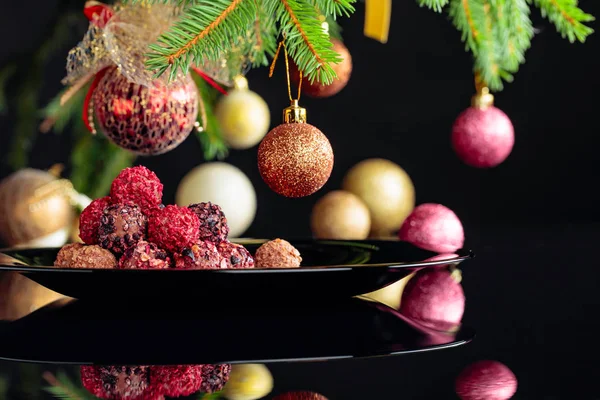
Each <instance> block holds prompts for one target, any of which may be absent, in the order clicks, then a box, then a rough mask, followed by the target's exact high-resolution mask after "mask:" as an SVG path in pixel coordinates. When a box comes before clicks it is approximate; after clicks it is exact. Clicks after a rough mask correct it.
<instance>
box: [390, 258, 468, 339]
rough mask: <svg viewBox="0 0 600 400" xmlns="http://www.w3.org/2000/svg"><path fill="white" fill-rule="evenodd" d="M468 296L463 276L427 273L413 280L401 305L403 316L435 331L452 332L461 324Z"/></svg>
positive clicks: (404, 292)
mask: <svg viewBox="0 0 600 400" xmlns="http://www.w3.org/2000/svg"><path fill="white" fill-rule="evenodd" d="M464 311H465V293H464V291H463V288H462V286H461V285H460V274H459V273H456V274H452V273H450V272H449V271H448V270H445V269H440V268H435V269H426V270H422V271H420V272H418V273H417V274H416V275H415V276H413V277H412V278H411V279H410V280H409V281H408V283H407V284H406V287H405V288H404V291H403V292H402V301H401V302H400V312H401V313H402V314H403V315H405V316H407V317H409V318H412V319H414V320H416V321H417V322H420V323H422V324H424V325H427V326H430V327H432V328H435V329H441V330H451V329H452V328H453V327H455V326H456V325H457V324H459V323H460V321H461V320H462V317H463V314H464Z"/></svg>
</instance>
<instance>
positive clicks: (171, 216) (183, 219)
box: [148, 205, 200, 253]
mask: <svg viewBox="0 0 600 400" xmlns="http://www.w3.org/2000/svg"><path fill="white" fill-rule="evenodd" d="M199 231H200V220H199V219H198V217H197V216H196V214H195V213H194V212H193V211H192V210H190V209H189V208H187V207H179V206H176V205H168V206H166V207H165V208H163V209H162V210H159V211H155V212H153V213H152V216H151V217H150V221H148V237H149V238H150V241H151V242H153V243H156V244H157V245H159V246H160V247H162V248H163V249H165V250H167V251H170V252H172V253H178V252H180V251H182V250H183V249H185V248H186V247H190V246H192V245H193V244H194V243H196V242H197V241H198V235H199Z"/></svg>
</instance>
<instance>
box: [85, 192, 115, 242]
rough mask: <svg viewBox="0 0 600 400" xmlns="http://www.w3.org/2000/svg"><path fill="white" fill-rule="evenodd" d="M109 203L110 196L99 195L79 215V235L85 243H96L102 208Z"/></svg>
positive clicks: (102, 212)
mask: <svg viewBox="0 0 600 400" xmlns="http://www.w3.org/2000/svg"><path fill="white" fill-rule="evenodd" d="M109 205H110V197H109V196H106V197H101V198H99V199H96V200H94V201H92V202H91V203H90V204H89V205H88V206H87V207H86V208H84V209H83V211H82V212H81V215H80V216H79V237H80V238H81V240H83V243H85V244H89V245H92V244H98V227H99V226H100V218H102V214H104V209H105V208H106V207H108V206H109Z"/></svg>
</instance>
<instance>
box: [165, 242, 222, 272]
mask: <svg viewBox="0 0 600 400" xmlns="http://www.w3.org/2000/svg"><path fill="white" fill-rule="evenodd" d="M173 257H174V258H175V268H179V269H219V268H221V261H222V257H221V255H220V254H219V252H218V251H217V247H216V246H215V244H214V243H212V242H210V241H208V240H204V241H200V242H198V243H196V244H194V245H193V246H191V247H187V248H185V249H183V251H182V252H181V253H175V254H174V255H173Z"/></svg>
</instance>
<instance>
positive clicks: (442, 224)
mask: <svg viewBox="0 0 600 400" xmlns="http://www.w3.org/2000/svg"><path fill="white" fill-rule="evenodd" d="M398 236H399V238H400V240H403V241H405V242H408V243H410V244H413V245H415V246H417V247H419V248H421V249H425V250H429V251H435V252H437V253H451V252H454V251H456V250H458V249H461V248H462V247H463V245H464V241H465V233H464V230H463V226H462V223H461V222H460V219H458V217H457V216H456V214H455V213H454V211H452V210H450V209H449V208H448V207H446V206H443V205H441V204H435V203H425V204H420V205H418V206H417V207H415V209H414V210H413V212H412V213H411V214H410V215H409V216H408V218H406V220H405V221H404V223H403V224H402V227H401V228H400V231H399V232H398Z"/></svg>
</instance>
